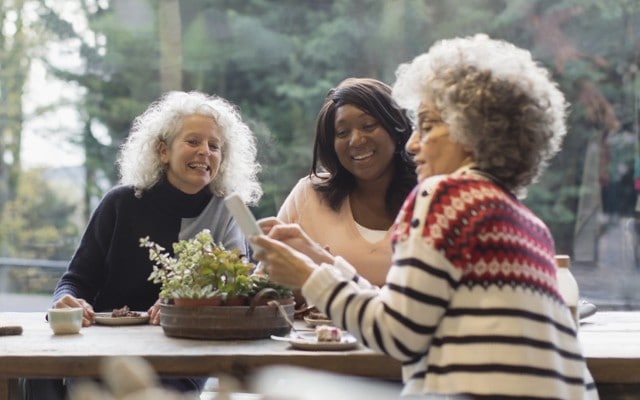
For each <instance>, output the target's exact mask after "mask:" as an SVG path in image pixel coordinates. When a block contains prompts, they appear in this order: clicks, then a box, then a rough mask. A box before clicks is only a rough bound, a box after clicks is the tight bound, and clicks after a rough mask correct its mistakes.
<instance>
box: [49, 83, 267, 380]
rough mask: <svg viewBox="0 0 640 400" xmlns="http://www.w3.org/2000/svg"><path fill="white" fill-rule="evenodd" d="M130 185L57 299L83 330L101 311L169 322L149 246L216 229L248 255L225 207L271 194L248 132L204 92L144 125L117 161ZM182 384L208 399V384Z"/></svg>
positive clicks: (112, 194) (111, 205) (109, 207)
mask: <svg viewBox="0 0 640 400" xmlns="http://www.w3.org/2000/svg"><path fill="white" fill-rule="evenodd" d="M118 163H119V166H120V173H121V177H122V179H121V183H122V184H121V185H119V186H117V187H115V188H113V189H111V190H110V191H109V192H108V193H107V194H106V195H105V196H104V198H103V199H102V200H101V202H100V204H99V205H98V206H97V208H96V209H95V211H94V212H93V214H92V216H91V218H90V220H89V224H88V226H87V228H86V230H85V232H84V234H83V236H82V239H81V241H80V244H79V246H78V248H77V250H76V252H75V254H74V255H73V258H72V259H71V261H70V263H69V267H68V269H67V271H66V272H65V273H64V275H63V276H62V278H61V279H60V281H59V282H58V284H57V286H56V289H55V292H54V296H53V297H54V307H57V308H64V307H83V308H84V318H83V326H90V325H91V324H92V323H93V319H94V316H95V313H94V310H95V311H107V312H111V311H112V310H113V309H116V308H122V307H123V306H125V305H126V306H128V307H129V308H130V309H132V310H148V312H149V315H150V323H151V324H159V323H160V309H159V306H158V305H159V303H158V294H159V286H158V285H156V284H153V283H152V282H150V281H149V280H148V277H149V274H150V273H151V271H152V270H153V266H152V262H151V261H150V260H149V253H148V251H147V249H146V248H142V247H140V245H139V240H140V238H143V237H147V236H148V237H150V238H151V240H153V241H155V242H156V243H158V244H160V245H161V246H162V247H164V248H165V249H172V244H173V243H174V242H177V241H178V240H180V239H188V238H191V237H193V236H194V235H195V234H197V233H198V232H200V231H202V230H203V229H205V228H206V229H209V230H210V231H211V234H212V236H213V239H214V241H215V242H216V243H221V244H222V245H223V246H224V247H225V248H226V249H240V251H241V252H242V253H243V254H248V250H247V246H246V242H245V238H244V236H243V234H242V232H241V230H240V227H239V226H238V224H237V223H236V221H235V220H234V219H233V217H232V216H231V214H230V213H229V212H228V211H227V209H226V207H225V206H224V202H223V199H224V196H226V195H227V194H229V193H231V192H237V193H239V194H240V196H241V197H242V199H243V200H244V201H245V202H246V203H247V204H255V203H256V202H257V201H258V200H259V199H260V197H261V195H262V189H261V187H260V184H259V182H258V181H257V173H258V171H259V164H258V163H257V162H256V145H255V139H254V136H253V134H252V132H251V130H250V129H249V127H248V126H247V125H246V124H245V123H244V122H243V121H242V119H241V117H240V115H239V113H238V111H237V110H236V108H235V107H234V106H233V105H232V104H231V103H229V102H228V101H226V100H224V99H222V98H220V97H217V96H208V95H206V94H203V93H199V92H189V93H185V92H169V93H167V94H165V95H164V96H163V97H161V98H160V99H159V100H158V101H156V102H154V103H152V104H151V105H150V106H149V108H148V109H147V110H146V111H145V112H144V113H143V114H142V115H140V116H139V117H138V118H136V119H135V121H134V123H133V127H132V129H131V132H130V134H129V137H128V138H127V140H126V142H125V143H124V145H123V146H122V148H121V153H120V157H119V160H118ZM182 381H183V382H182V383H180V382H179V381H176V380H174V381H173V383H172V386H173V387H176V388H179V389H184V390H199V389H200V386H201V385H202V383H203V382H195V381H192V380H189V379H184V380H182Z"/></svg>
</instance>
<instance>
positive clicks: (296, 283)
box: [251, 235, 318, 289]
mask: <svg viewBox="0 0 640 400" xmlns="http://www.w3.org/2000/svg"><path fill="white" fill-rule="evenodd" d="M251 241H252V242H254V243H255V244H257V245H259V246H260V247H261V248H262V249H261V250H260V251H258V252H257V253H255V254H254V257H255V259H257V260H259V261H260V262H261V264H262V269H263V270H264V272H266V273H267V274H269V280H270V281H273V282H276V283H279V284H281V285H284V286H288V287H290V288H293V289H297V288H300V287H302V285H304V283H305V282H306V281H307V279H308V278H309V276H310V275H311V273H312V272H313V270H314V269H315V268H318V266H317V265H316V264H315V263H314V262H313V260H311V258H309V257H308V256H306V255H305V254H303V253H301V252H299V251H297V250H295V249H293V248H292V247H290V246H288V245H286V244H285V243H283V242H280V241H278V240H275V239H271V238H269V237H267V236H265V235H260V236H254V237H253V238H251Z"/></svg>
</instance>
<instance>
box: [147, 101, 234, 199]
mask: <svg viewBox="0 0 640 400" xmlns="http://www.w3.org/2000/svg"><path fill="white" fill-rule="evenodd" d="M160 160H161V161H162V163H163V164H165V165H166V166H167V179H168V181H169V183H171V184H172V185H173V186H175V187H176V188H178V189H180V190H181V191H183V192H184V193H188V194H195V193H198V192H199V191H200V190H202V188H204V187H205V186H206V185H208V184H209V183H210V182H211V181H212V180H213V178H215V177H216V175H217V173H218V169H219V167H220V161H221V160H222V135H221V133H220V128H219V127H218V125H217V124H216V123H215V121H214V120H213V118H211V117H207V116H204V115H198V114H194V115H188V116H185V117H184V118H183V119H182V127H181V129H180V131H179V132H178V133H177V134H176V136H175V138H174V139H173V141H172V142H171V144H169V145H167V144H165V143H162V144H161V145H160Z"/></svg>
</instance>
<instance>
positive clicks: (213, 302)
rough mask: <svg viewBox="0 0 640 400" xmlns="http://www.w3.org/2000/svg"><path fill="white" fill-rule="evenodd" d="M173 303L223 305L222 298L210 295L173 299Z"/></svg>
mask: <svg viewBox="0 0 640 400" xmlns="http://www.w3.org/2000/svg"><path fill="white" fill-rule="evenodd" d="M173 304H174V305H175V306H176V307H201V306H219V305H222V298H220V297H208V298H206V299H187V298H178V299H173Z"/></svg>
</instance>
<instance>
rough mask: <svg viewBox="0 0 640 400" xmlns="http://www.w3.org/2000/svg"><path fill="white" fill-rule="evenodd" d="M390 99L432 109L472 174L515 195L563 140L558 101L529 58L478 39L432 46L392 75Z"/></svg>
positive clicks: (540, 69) (553, 86)
mask: <svg viewBox="0 0 640 400" xmlns="http://www.w3.org/2000/svg"><path fill="white" fill-rule="evenodd" d="M396 78H397V80H396V82H395V84H394V86H393V97H394V98H395V99H396V101H397V102H398V103H399V104H400V105H401V106H402V107H404V108H406V109H408V110H410V112H412V113H414V114H415V113H416V112H417V109H418V107H419V105H420V103H421V102H425V103H427V104H430V105H433V106H434V107H435V108H436V109H437V110H438V111H439V112H440V114H441V117H442V120H443V121H444V122H445V123H446V124H447V125H448V126H449V135H450V138H451V140H453V141H455V142H458V143H460V144H463V145H467V146H469V147H471V149H472V150H473V159H474V162H475V164H476V165H477V167H478V168H479V169H481V170H483V171H486V172H489V173H491V174H492V175H494V176H495V177H496V178H498V179H499V180H500V181H501V182H502V183H503V184H505V185H506V186H507V187H508V188H509V189H510V190H512V191H514V192H516V193H522V192H523V191H524V189H525V188H526V186H528V185H529V184H530V183H532V182H534V181H535V180H536V179H537V178H538V176H539V175H540V173H542V171H543V170H544V168H545V167H546V165H547V163H548V160H549V159H551V157H553V156H554V155H555V154H556V153H557V152H558V151H559V150H560V147H561V144H562V139H563V137H564V136H565V134H566V126H565V116H566V112H567V108H568V103H566V101H565V98H564V95H563V94H562V92H561V91H560V90H559V89H558V87H557V85H556V83H555V82H554V81H553V80H552V79H551V77H550V73H549V71H547V70H546V69H545V68H543V67H541V66H539V65H538V64H537V63H536V62H535V61H534V60H533V58H532V56H531V53H530V52H529V51H527V50H523V49H521V48H518V47H516V46H514V45H513V44H511V43H508V42H505V41H502V40H495V39H491V38H489V37H488V36H487V35H485V34H477V35H475V36H471V37H465V38H455V39H449V40H442V41H439V42H436V43H435V44H434V45H433V46H432V47H431V48H430V49H429V51H428V52H427V53H424V54H421V55H419V56H418V57H416V58H415V59H413V61H411V62H410V63H406V64H401V65H400V66H399V67H398V69H397V71H396ZM414 121H415V118H414Z"/></svg>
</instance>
